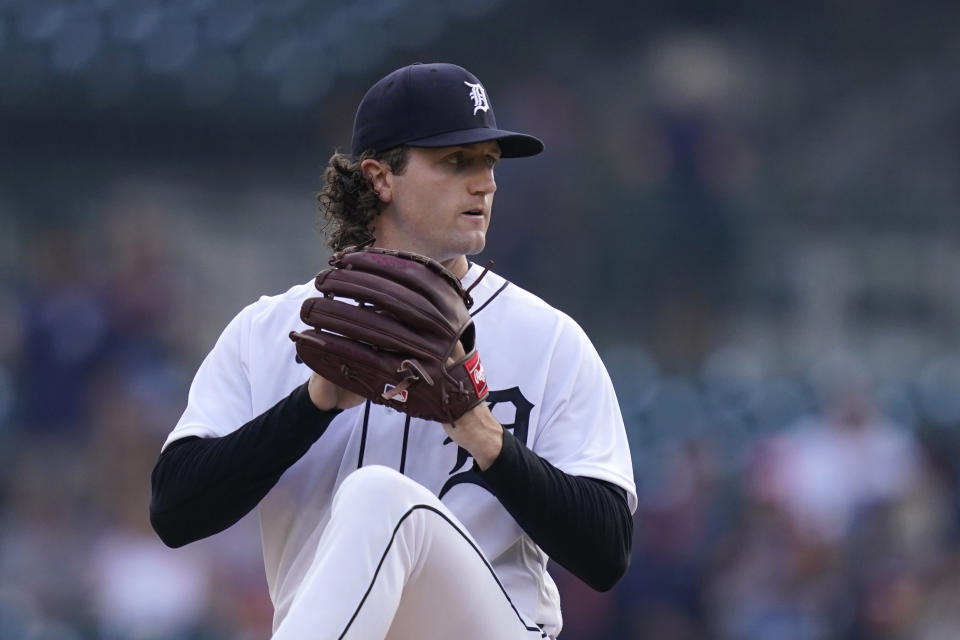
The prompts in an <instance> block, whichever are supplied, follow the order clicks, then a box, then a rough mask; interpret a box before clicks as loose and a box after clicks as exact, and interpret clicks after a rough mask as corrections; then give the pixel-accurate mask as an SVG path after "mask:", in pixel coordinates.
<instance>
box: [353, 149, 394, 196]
mask: <svg viewBox="0 0 960 640" xmlns="http://www.w3.org/2000/svg"><path fill="white" fill-rule="evenodd" d="M360 171H362V172H363V176H364V177H365V178H366V179H367V180H369V181H370V184H372V185H373V188H374V190H375V191H376V192H377V194H378V195H379V196H380V201H381V202H384V203H386V202H390V200H392V199H393V194H392V192H391V189H390V176H391V175H392V173H391V171H390V167H389V166H388V165H386V164H384V163H382V162H380V161H379V160H374V159H373V158H367V159H366V160H364V161H363V162H361V163H360Z"/></svg>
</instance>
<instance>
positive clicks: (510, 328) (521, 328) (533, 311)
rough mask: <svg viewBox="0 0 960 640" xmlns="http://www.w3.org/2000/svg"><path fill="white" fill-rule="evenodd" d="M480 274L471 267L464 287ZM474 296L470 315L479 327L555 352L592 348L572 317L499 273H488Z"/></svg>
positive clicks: (475, 289) (477, 287) (476, 268)
mask: <svg viewBox="0 0 960 640" xmlns="http://www.w3.org/2000/svg"><path fill="white" fill-rule="evenodd" d="M480 272H481V269H480V268H479V267H477V266H476V265H471V267H470V271H469V272H468V273H467V276H466V277H465V278H464V279H463V284H464V286H465V287H469V286H470V285H471V284H472V283H473V282H474V281H475V280H476V276H478V275H479V274H480ZM471 295H472V297H473V300H474V303H473V307H472V308H471V310H470V315H472V316H473V317H474V319H475V320H476V322H477V323H478V324H482V325H497V326H498V327H499V328H500V329H501V330H502V333H510V334H513V335H515V336H517V337H518V338H521V339H525V340H530V341H532V342H533V343H534V344H538V345H543V344H544V341H547V342H548V343H550V344H553V345H554V348H556V347H557V346H560V345H566V346H568V347H571V348H578V347H583V346H585V345H590V339H589V337H588V336H587V334H586V332H584V330H583V328H582V327H581V326H580V325H579V323H577V321H576V320H574V319H573V318H572V317H571V316H569V315H568V314H567V313H565V312H563V311H561V310H560V309H557V308H556V307H554V306H552V305H551V304H550V303H548V302H546V301H545V300H544V299H543V298H541V297H540V296H538V295H536V294H534V293H531V292H530V291H527V290H526V289H524V288H523V287H521V286H519V285H518V284H516V283H514V282H512V281H509V280H507V279H505V278H504V277H503V276H501V275H499V274H497V273H494V272H492V271H491V272H488V273H487V274H486V275H485V276H484V277H483V279H482V280H481V281H480V283H479V284H478V285H477V286H476V287H475V288H474V289H473V290H472V291H471ZM501 335H502V334H501Z"/></svg>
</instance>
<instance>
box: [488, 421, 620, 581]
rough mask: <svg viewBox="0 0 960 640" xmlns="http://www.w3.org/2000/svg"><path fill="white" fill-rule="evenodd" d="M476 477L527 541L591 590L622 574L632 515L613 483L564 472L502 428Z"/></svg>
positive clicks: (618, 577)
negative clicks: (494, 453) (496, 451)
mask: <svg viewBox="0 0 960 640" xmlns="http://www.w3.org/2000/svg"><path fill="white" fill-rule="evenodd" d="M481 476H482V477H483V479H484V481H485V482H486V484H487V486H488V488H489V489H490V490H491V491H492V492H493V494H494V495H495V496H496V497H497V499H498V500H500V502H501V504H503V506H504V507H505V508H506V509H507V511H509V512H510V514H511V515H512V516H513V518H514V519H515V520H516V521H517V523H518V524H519V525H520V526H521V527H522V528H523V530H524V531H525V532H526V533H527V534H528V535H529V536H530V537H531V538H532V539H533V541H534V542H536V543H537V545H539V546H540V548H542V549H543V550H544V551H545V552H546V553H547V555H549V556H550V557H551V558H552V559H553V560H554V561H555V562H557V563H558V564H560V565H561V566H563V567H565V568H566V569H567V570H569V571H570V572H571V573H573V574H574V575H576V576H577V577H578V578H580V579H581V580H583V581H584V582H585V583H586V584H587V585H589V586H590V587H592V588H593V589H596V590H598V591H606V590H608V589H610V588H611V587H612V586H613V585H614V584H616V582H617V581H618V580H619V579H620V578H621V577H622V576H623V574H624V573H625V572H626V570H627V567H628V566H629V564H630V552H631V546H632V538H633V519H632V518H631V516H630V510H629V508H628V506H627V501H626V495H625V493H624V492H623V490H622V489H620V488H619V487H616V486H614V485H611V484H609V483H606V482H603V481H601V480H597V479H594V478H586V477H581V476H573V475H570V474H568V473H564V472H563V471H561V470H560V469H557V468H556V467H554V466H553V465H552V464H550V463H549V462H547V461H546V460H545V459H543V458H541V457H540V456H538V455H537V454H535V453H534V452H532V451H531V450H530V449H528V448H527V447H526V446H525V445H524V444H523V443H521V442H520V441H519V440H517V439H516V438H515V437H514V436H513V435H512V434H511V433H509V432H508V431H506V430H504V433H503V446H502V448H501V451H500V455H499V456H498V457H497V459H496V460H495V461H494V462H493V464H492V465H491V466H490V467H489V468H488V469H486V470H485V471H482V472H481Z"/></svg>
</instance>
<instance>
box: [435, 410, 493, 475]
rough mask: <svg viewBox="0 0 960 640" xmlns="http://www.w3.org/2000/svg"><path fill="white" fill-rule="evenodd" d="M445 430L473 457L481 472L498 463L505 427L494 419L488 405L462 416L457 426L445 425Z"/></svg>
mask: <svg viewBox="0 0 960 640" xmlns="http://www.w3.org/2000/svg"><path fill="white" fill-rule="evenodd" d="M443 430H444V431H446V432H447V435H448V436H449V437H450V439H451V440H453V441H454V442H456V443H457V444H458V445H459V446H461V447H463V448H464V449H466V450H467V452H468V453H469V454H470V455H471V456H473V459H474V460H476V461H477V466H478V467H480V469H481V471H486V470H487V469H488V468H489V467H490V465H492V464H493V463H494V462H495V461H496V459H497V457H498V456H499V455H500V450H501V449H502V448H503V425H501V424H500V423H499V422H498V421H497V419H496V418H494V417H493V414H492V413H490V407H489V406H487V404H486V403H483V404H479V405H477V406H475V407H474V408H473V409H470V410H469V411H467V412H466V413H465V414H463V415H462V416H460V418H459V419H458V420H457V423H456V425H452V424H446V423H445V424H444V425H443Z"/></svg>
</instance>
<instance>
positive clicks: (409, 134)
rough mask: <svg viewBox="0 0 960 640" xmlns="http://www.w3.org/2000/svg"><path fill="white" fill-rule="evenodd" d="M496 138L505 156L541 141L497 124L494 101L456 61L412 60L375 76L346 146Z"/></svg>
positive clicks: (356, 150) (378, 147) (528, 152)
mask: <svg viewBox="0 0 960 640" xmlns="http://www.w3.org/2000/svg"><path fill="white" fill-rule="evenodd" d="M488 140H496V141H497V142H498V143H499V144H500V152H501V155H502V157H504V158H519V157H523V156H532V155H536V154H538V153H540V152H541V151H543V142H541V141H540V140H539V139H537V138H535V137H533V136H530V135H527V134H525V133H517V132H515V131H507V130H505V129H499V128H498V127H497V120H496V118H495V117H494V114H493V104H492V102H491V100H490V96H489V95H488V94H487V91H486V89H485V88H484V87H483V85H482V84H481V83H480V80H478V79H477V78H476V76H474V75H473V74H472V73H470V72H469V71H467V70H466V69H464V68H463V67H458V66H457V65H455V64H448V63H444V62H439V63H433V64H411V65H409V66H406V67H402V68H400V69H397V70H396V71H392V72H391V73H388V74H387V75H386V76H384V77H383V78H381V79H380V80H378V81H377V82H376V83H375V84H374V85H373V86H372V87H370V89H369V90H368V91H367V93H366V95H364V96H363V99H362V100H361V101H360V105H359V106H358V107H357V113H356V116H355V117H354V121H353V140H352V142H351V144H350V152H351V153H352V154H353V155H354V156H359V155H361V154H362V153H364V152H373V153H379V152H381V151H386V150H387V149H391V148H393V147H398V146H400V145H407V146H411V147H452V146H458V145H465V144H474V143H476V142H485V141H488Z"/></svg>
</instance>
